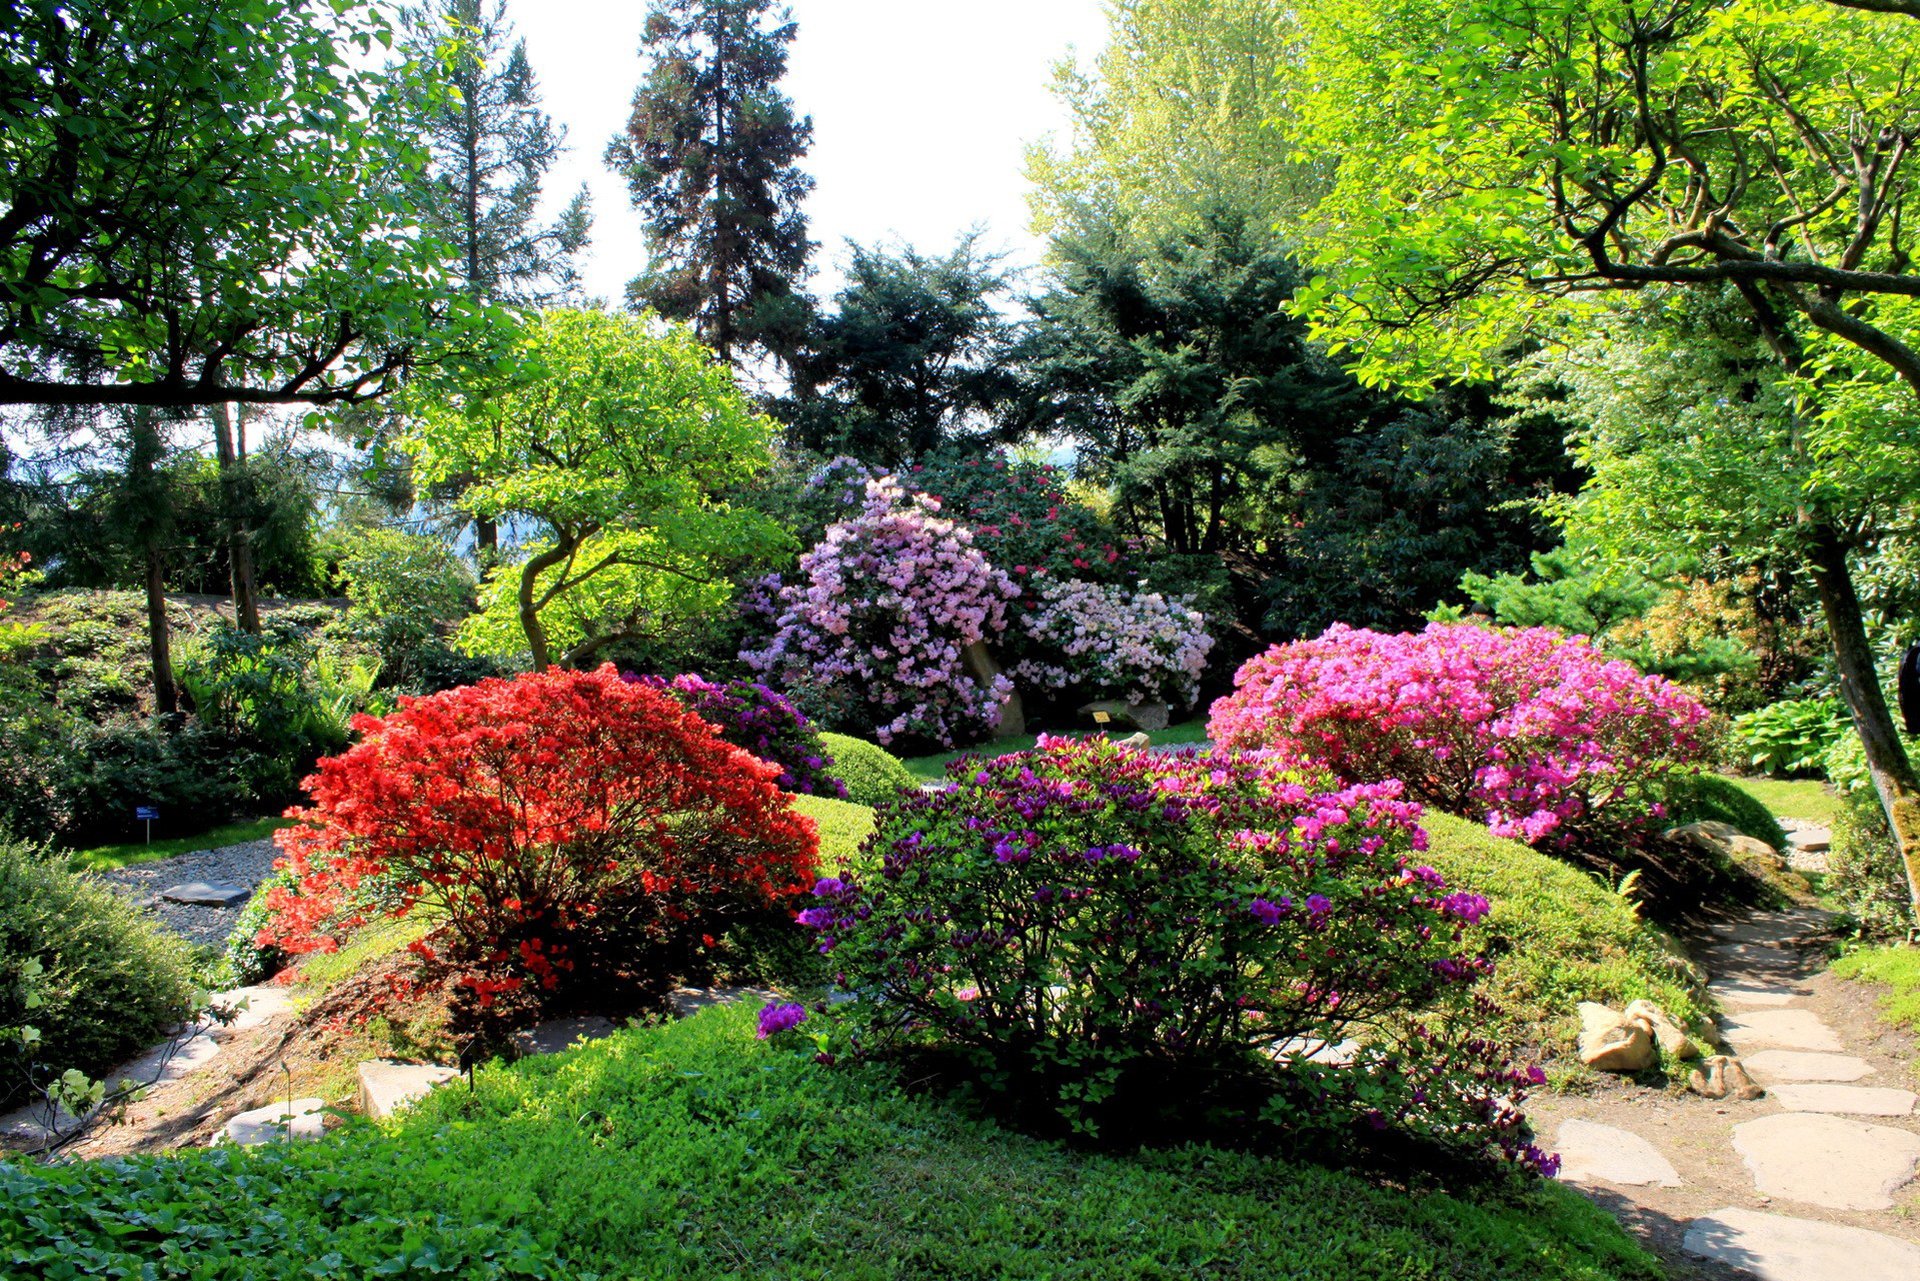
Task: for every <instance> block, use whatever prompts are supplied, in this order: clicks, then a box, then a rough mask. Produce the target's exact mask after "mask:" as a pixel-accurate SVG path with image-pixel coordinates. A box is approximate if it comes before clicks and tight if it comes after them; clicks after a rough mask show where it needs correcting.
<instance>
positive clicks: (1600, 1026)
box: [1580, 1001, 1654, 1072]
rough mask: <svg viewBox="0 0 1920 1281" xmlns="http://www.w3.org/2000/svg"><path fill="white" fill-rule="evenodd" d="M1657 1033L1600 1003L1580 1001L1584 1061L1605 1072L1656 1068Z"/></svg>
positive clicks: (1581, 1058)
mask: <svg viewBox="0 0 1920 1281" xmlns="http://www.w3.org/2000/svg"><path fill="white" fill-rule="evenodd" d="M1653 1044H1654V1043H1653V1033H1652V1032H1651V1031H1650V1030H1649V1029H1648V1026H1647V1024H1646V1023H1644V1022H1642V1021H1640V1020H1638V1019H1629V1018H1628V1017H1627V1016H1626V1015H1625V1014H1623V1013H1621V1012H1620V1011H1619V1010H1615V1009H1611V1008H1609V1007H1607V1006H1605V1005H1601V1004H1600V1003H1599V1002H1597V1001H1582V1002H1580V1061H1581V1062H1582V1063H1584V1064H1586V1065H1587V1066H1588V1067H1590V1068H1598V1069H1599V1070H1600V1071H1603V1072H1638V1071H1640V1070H1641V1069H1643V1068H1649V1067H1652V1066H1653Z"/></svg>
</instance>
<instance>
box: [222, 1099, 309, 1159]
mask: <svg viewBox="0 0 1920 1281" xmlns="http://www.w3.org/2000/svg"><path fill="white" fill-rule="evenodd" d="M326 1107H327V1105H326V1102H325V1101H324V1100H321V1099H294V1100H293V1103H292V1107H291V1108H289V1107H288V1105H287V1104H286V1103H285V1102H281V1103H269V1104H268V1105H267V1106H266V1107H263V1108H255V1109H254V1110H253V1111H251V1112H242V1113H241V1114H240V1115H239V1116H236V1117H234V1118H233V1120H231V1121H229V1122H227V1129H226V1140H227V1142H229V1143H232V1144H236V1145H238V1146H240V1147H243V1148H257V1147H259V1146H260V1145H261V1144H263V1143H272V1142H274V1141H276V1140H279V1139H317V1138H319V1137H320V1136H321V1135H323V1134H325V1133H326V1121H325V1118H326Z"/></svg>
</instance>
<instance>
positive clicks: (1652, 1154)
mask: <svg viewBox="0 0 1920 1281" xmlns="http://www.w3.org/2000/svg"><path fill="white" fill-rule="evenodd" d="M1553 1150H1554V1151H1555V1152H1557V1153H1559V1154H1560V1175H1559V1177H1560V1178H1562V1179H1564V1180H1566V1181H1567V1182H1569V1183H1592V1182H1595V1181H1596V1180H1597V1181H1599V1182H1602V1183H1618V1184H1621V1185H1624V1186H1629V1187H1662V1188H1677V1187H1679V1186H1680V1172H1679V1171H1678V1170H1675V1169H1674V1168H1673V1163H1672V1162H1671V1161H1669V1160H1667V1158H1665V1157H1664V1156H1661V1155H1660V1152H1659V1150H1658V1149H1657V1148H1655V1147H1654V1146H1653V1144H1651V1143H1649V1142H1647V1141H1646V1140H1645V1139H1643V1138H1641V1137H1640V1136H1639V1135H1637V1134H1635V1133H1633V1132H1632V1131H1631V1130H1620V1129H1616V1128H1614V1127H1613V1126H1611V1125H1598V1124H1596V1123H1594V1122H1592V1121H1563V1122H1561V1124H1560V1134H1559V1137H1558V1138H1557V1139H1556V1141H1555V1142H1554V1145H1553Z"/></svg>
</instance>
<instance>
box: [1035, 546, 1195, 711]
mask: <svg viewBox="0 0 1920 1281" xmlns="http://www.w3.org/2000/svg"><path fill="white" fill-rule="evenodd" d="M1028 595H1029V597H1030V598H1031V599H1029V600H1023V601H1022V602H1021V606H1020V608H1021V613H1020V632H1021V635H1022V639H1023V642H1024V643H1023V645H1022V647H1021V648H1022V651H1023V655H1024V656H1023V657H1022V658H1021V659H1020V661H1019V662H1017V663H1016V664H1014V667H1013V675H1014V677H1015V679H1017V680H1018V681H1020V683H1021V684H1022V685H1024V686H1027V687H1029V688H1037V689H1043V690H1071V691H1072V692H1073V693H1074V694H1075V696H1077V697H1082V698H1121V699H1125V700H1127V701H1128V702H1134V703H1144V702H1151V701H1159V702H1165V703H1171V704H1176V705H1181V706H1185V705H1188V704H1191V703H1192V702H1193V700H1194V699H1195V698H1197V697H1198V696H1199V693H1200V678H1201V676H1202V675H1204V674H1205V672H1206V670H1207V653H1208V651H1209V650H1211V649H1212V648H1213V638H1212V637H1210V636H1208V635H1207V620H1206V616H1205V615H1203V614H1201V613H1200V611H1198V610H1196V609H1194V608H1193V607H1192V606H1191V605H1189V604H1188V603H1187V602H1186V601H1183V600H1179V599H1175V598H1169V597H1167V596H1163V595H1161V594H1160V593H1159V592H1149V591H1144V590H1142V591H1138V592H1130V591H1128V590H1126V589H1125V588H1123V587H1115V586H1111V585H1108V584H1104V583H1091V582H1084V581H1081V580H1078V579H1061V578H1051V577H1045V578H1040V579H1038V580H1036V581H1034V582H1033V583H1031V584H1030V585H1029V587H1028Z"/></svg>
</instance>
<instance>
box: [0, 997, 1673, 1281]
mask: <svg viewBox="0 0 1920 1281" xmlns="http://www.w3.org/2000/svg"><path fill="white" fill-rule="evenodd" d="M801 1030H802V1031H803V1032H804V1031H805V1030H806V1029H805V1028H804V1027H803V1028H802V1029H801ZM476 1086H477V1088H476V1091H475V1092H474V1093H469V1092H468V1089H467V1087H466V1085H465V1084H464V1083H456V1084H454V1085H451V1086H448V1087H446V1088H444V1089H442V1090H440V1091H438V1092H437V1093H435V1094H434V1095H433V1096H431V1097H430V1098H429V1099H428V1100H427V1101H426V1102H425V1103H423V1104H422V1105H421V1106H420V1107H419V1108H417V1109H415V1110H414V1111H412V1112H409V1113H407V1114H404V1115H403V1116H402V1117H401V1118H400V1119H399V1120H398V1121H396V1122H393V1123H391V1124H390V1125H389V1126H388V1127H387V1128H384V1129H382V1128H376V1127H374V1126H372V1125H369V1124H365V1123H360V1124H355V1125H353V1126H351V1127H350V1128H349V1129H347V1130H345V1131H341V1132H337V1133H335V1134H333V1135H332V1136H330V1137H329V1138H328V1139H327V1141H326V1142H324V1143H315V1144H302V1145H298V1146H295V1147H291V1148H289V1147H285V1146H280V1147H276V1148H271V1149H265V1150H261V1151H258V1152H255V1153H251V1154H246V1155H242V1154H238V1153H235V1152H232V1151H221V1150H218V1149H214V1150H205V1149H203V1150H200V1151H196V1152H186V1153H181V1154H178V1155H170V1156H165V1157H141V1158H134V1159H132V1160H127V1161H109V1162H76V1163H75V1164H73V1165H68V1166H57V1167H52V1168H36V1167H29V1166H24V1165H14V1164H8V1163H4V1162H0V1258H4V1259H8V1260H9V1261H10V1262H12V1263H13V1264H14V1265H15V1266H17V1267H20V1268H22V1269H24V1270H25V1272H27V1273H32V1274H33V1275H62V1276H76V1277H77V1276H87V1275H92V1276H107V1275H113V1276H120V1275H129V1276H134V1275H154V1267H155V1264H156V1263H157V1262H158V1263H159V1272H158V1275H163V1276H174V1275H180V1276H184V1275H186V1274H187V1273H186V1271H185V1270H184V1269H183V1268H181V1267H180V1265H182V1264H185V1263H188V1262H191V1263H193V1264H195V1265H197V1267H198V1268H199V1270H196V1271H194V1273H193V1275H195V1276H206V1277H209V1278H214V1277H218V1278H233V1279H234V1281H238V1279H239V1278H242V1277H245V1278H249V1279H250V1281H251V1279H254V1278H274V1279H278V1278H287V1279H288V1281H291V1279H292V1278H295V1277H302V1278H310V1279H313V1281H326V1279H328V1278H347V1277H356V1278H357V1277H364V1276H375V1275H406V1276H424V1275H427V1274H428V1273H429V1272H431V1273H432V1274H433V1275H436V1276H439V1275H446V1276H461V1277H476V1278H479V1277H550V1278H558V1277H569V1278H574V1277H583V1276H587V1275H595V1276H598V1277H601V1278H605V1279H608V1281H611V1279H612V1278H655V1277H658V1278H669V1277H670V1278H677V1279H685V1281H699V1279H703V1278H715V1279H718V1278H722V1277H743V1276H744V1277H771V1278H791V1279H794V1281H798V1279H800V1278H824V1277H833V1278H852V1279H855V1281H867V1279H871V1281H880V1279H881V1278H889V1279H892V1278H900V1279H902V1281H922V1279H925V1281H933V1279H934V1278H941V1279H943V1281H944V1279H945V1278H953V1277H967V1278H975V1277H977V1278H988V1277H996V1278H997V1277H1009V1278H1011V1277H1023V1278H1024V1277H1048V1278H1051V1279H1053V1281H1097V1279H1098V1281H1104V1279H1105V1278H1156V1279H1157V1278H1174V1277H1182V1278H1184V1277H1214V1278H1227V1277H1341V1278H1352V1279H1353V1281H1414V1279H1416V1278H1427V1279H1429V1281H1437V1279H1438V1278H1443V1277H1444V1278H1468V1279H1474V1281H1495V1279H1508V1278H1515V1277H1526V1278H1529V1281H1554V1279H1556V1278H1560V1279H1572V1278H1579V1279H1582V1281H1633V1279H1637V1278H1649V1279H1651V1278H1656V1277H1659V1276H1661V1275H1662V1271H1661V1269H1660V1267H1659V1265H1658V1263H1657V1262H1656V1261H1655V1260H1654V1259H1653V1258H1651V1257H1650V1256H1649V1255H1648V1254H1647V1253H1646V1252H1645V1251H1644V1250H1642V1249H1641V1248H1640V1247H1639V1246H1638V1245H1637V1244H1636V1243H1635V1242H1633V1241H1632V1240H1631V1239H1630V1238H1629V1237H1628V1236H1627V1234H1626V1233H1625V1232H1624V1231H1623V1230H1622V1228H1621V1227H1620V1225H1619V1224H1618V1223H1616V1222H1615V1221H1614V1220H1613V1219H1612V1218H1611V1217H1610V1216H1608V1214H1607V1213H1606V1212H1605V1211H1604V1210H1602V1209H1601V1208H1600V1207H1598V1206H1596V1205H1594V1204H1592V1203H1591V1202H1589V1201H1587V1200H1586V1199H1585V1198H1583V1197H1582V1196H1580V1195H1579V1194H1578V1193H1577V1192H1575V1191H1573V1190H1572V1189H1570V1188H1566V1187H1562V1186H1558V1185H1555V1184H1552V1183H1546V1182H1539V1181H1533V1182H1530V1183H1527V1184H1525V1185H1524V1186H1514V1187H1504V1186H1493V1187H1485V1188H1482V1189H1481V1190H1479V1191H1464V1190H1443V1189H1441V1188H1435V1187H1428V1186H1423V1185H1421V1184H1420V1183H1419V1182H1418V1181H1417V1180H1415V1181H1412V1182H1411V1184H1410V1185H1409V1184H1407V1183H1397V1184H1396V1183H1382V1182H1377V1181H1373V1180H1370V1179H1365V1178H1362V1177H1359V1176H1357V1175H1355V1174H1351V1173H1347V1172H1344V1171H1341V1170H1337V1169H1328V1168H1325V1167H1322V1166H1318V1165H1315V1164H1313V1163H1312V1162H1310V1161H1305V1160H1301V1159H1298V1158H1283V1157H1280V1156H1277V1155H1268V1154H1265V1153H1262V1152H1257V1151H1246V1152H1235V1151H1224V1150H1221V1149H1218V1148H1213V1147H1208V1146H1204V1145H1195V1146H1191V1147H1185V1148H1180V1149H1174V1150H1164V1151H1144V1152H1130V1153H1101V1152H1092V1151H1086V1150H1080V1149H1075V1148H1071V1147H1067V1146H1064V1145H1062V1144H1059V1143H1053V1142H1048V1141H1044V1140H1041V1139H1036V1138H1031V1137H1027V1136H1025V1135H1021V1134H1017V1133H1013V1132H1011V1131H1008V1130H1005V1129H1002V1128H1001V1127H999V1126H997V1125H994V1124H992V1123H991V1122H989V1121H986V1120H983V1119H981V1118H980V1117H978V1116H977V1115H975V1114H974V1113H973V1112H972V1111H971V1110H970V1109H969V1108H968V1106H967V1105H966V1104H965V1103H964V1102H952V1101H948V1100H946V1099H944V1098H941V1097H937V1096H931V1095H928V1094H926V1093H925V1092H916V1091H909V1090H905V1089H902V1088H901V1087H900V1086H899V1085H897V1084H896V1083H895V1080H894V1078H893V1077H892V1076H891V1074H890V1073H889V1072H887V1071H886V1070H885V1069H882V1068H879V1067H871V1066H870V1067H859V1066H846V1065H843V1066H840V1067H823V1066H821V1065H820V1064H818V1063H816V1062H814V1060H813V1055H812V1053H811V1052H810V1047H806V1048H798V1047H793V1046H779V1045H774V1044H770V1043H765V1042H760V1041H757V1040H755V1038H754V1012H753V1011H752V1010H749V1009H746V1008H743V1007H732V1008H714V1009H709V1010H706V1011H703V1012H702V1013H700V1014H698V1015H695V1016H694V1017H693V1018H690V1019H687V1020H685V1021H683V1022H680V1023H676V1024H671V1025H667V1026H662V1027H652V1028H637V1029H629V1030H627V1031H623V1032H621V1033H618V1034H616V1035H615V1036H613V1037H611V1038H609V1039H607V1040H605V1041H601V1042H599V1043H596V1044H594V1045H590V1046H585V1047H582V1048H580V1049H577V1050H574V1051H571V1052H569V1053H567V1054H563V1055H555V1056H548V1057H542V1058H538V1059H532V1060H527V1061H525V1062H522V1063H520V1064H517V1065H515V1066H513V1067H498V1066H496V1067H489V1068H483V1069H481V1070H480V1072H479V1074H478V1077H477V1080H476ZM156 1207H157V1208H156ZM268 1211H270V1212H268ZM216 1245H217V1250H216V1249H215V1246H216ZM169 1256H171V1257H170V1258H169ZM163 1261H168V1262H171V1263H172V1264H173V1265H174V1267H173V1268H172V1269H171V1270H170V1269H169V1268H168V1266H167V1262H163ZM143 1268H144V1269H145V1270H144V1272H143ZM41 1269H45V1271H41Z"/></svg>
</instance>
